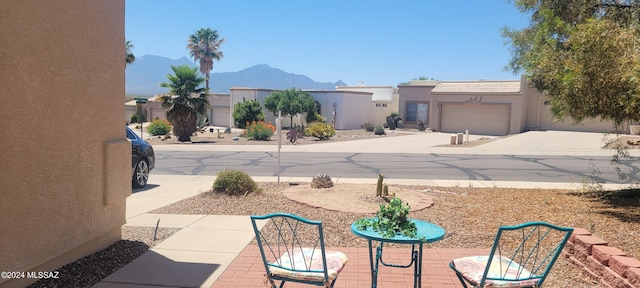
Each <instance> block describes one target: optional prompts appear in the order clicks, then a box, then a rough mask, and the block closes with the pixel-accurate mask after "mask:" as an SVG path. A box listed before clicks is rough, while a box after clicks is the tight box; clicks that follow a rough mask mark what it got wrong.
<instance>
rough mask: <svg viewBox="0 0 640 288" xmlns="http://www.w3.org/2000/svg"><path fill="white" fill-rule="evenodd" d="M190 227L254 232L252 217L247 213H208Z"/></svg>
mask: <svg viewBox="0 0 640 288" xmlns="http://www.w3.org/2000/svg"><path fill="white" fill-rule="evenodd" d="M189 228H208V229H220V230H233V231H246V232H251V233H253V227H251V218H250V217H249V216H245V215H208V216H206V217H204V218H202V219H200V220H198V221H197V222H195V223H193V225H191V226H189ZM260 228H262V227H260Z"/></svg>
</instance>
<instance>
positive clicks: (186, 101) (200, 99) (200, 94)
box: [160, 65, 210, 141]
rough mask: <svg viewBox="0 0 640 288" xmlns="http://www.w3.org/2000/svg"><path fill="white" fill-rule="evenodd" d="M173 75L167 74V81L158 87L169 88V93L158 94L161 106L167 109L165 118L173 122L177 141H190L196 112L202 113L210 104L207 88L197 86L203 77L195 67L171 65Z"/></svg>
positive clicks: (194, 128)
mask: <svg viewBox="0 0 640 288" xmlns="http://www.w3.org/2000/svg"><path fill="white" fill-rule="evenodd" d="M171 69H172V70H173V73H174V75H171V74H169V75H167V79H168V80H169V81H168V82H163V83H160V87H166V88H169V94H166V95H162V96H160V101H161V103H162V108H165V109H167V118H169V121H171V122H172V123H173V133H174V134H176V136H178V141H190V140H191V135H193V132H195V131H196V130H197V128H196V125H197V120H198V114H204V113H205V112H206V111H207V108H208V107H209V106H210V104H209V100H208V99H207V94H206V93H207V91H208V89H207V88H202V87H200V88H198V87H199V86H201V85H202V83H204V78H202V77H200V76H199V75H198V70H197V68H191V67H189V66H187V65H182V66H171Z"/></svg>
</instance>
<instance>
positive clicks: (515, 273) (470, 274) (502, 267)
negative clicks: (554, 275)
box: [452, 256, 539, 287]
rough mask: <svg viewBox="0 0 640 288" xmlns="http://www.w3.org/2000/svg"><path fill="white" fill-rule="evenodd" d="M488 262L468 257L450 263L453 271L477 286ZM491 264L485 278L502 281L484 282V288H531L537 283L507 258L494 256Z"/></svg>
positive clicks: (483, 258)
mask: <svg viewBox="0 0 640 288" xmlns="http://www.w3.org/2000/svg"><path fill="white" fill-rule="evenodd" d="M488 260H489V256H470V257H464V258H458V259H455V260H453V261H452V263H453V266H454V268H455V270H456V271H458V272H459V273H460V274H461V275H462V277H464V278H465V279H467V280H469V283H471V284H472V285H478V284H480V281H481V280H482V274H484V270H485V269H486V267H487V262H488ZM491 262H492V265H491V269H490V270H489V273H488V274H487V278H501V279H504V280H486V281H485V287H532V286H535V285H536V284H537V283H538V280H539V279H538V278H533V279H532V277H535V275H533V274H531V272H529V270H527V269H524V268H522V267H520V264H518V263H516V262H514V261H512V260H511V259H509V258H507V257H497V256H495V257H494V258H493V259H492V261H491ZM500 262H502V263H500Z"/></svg>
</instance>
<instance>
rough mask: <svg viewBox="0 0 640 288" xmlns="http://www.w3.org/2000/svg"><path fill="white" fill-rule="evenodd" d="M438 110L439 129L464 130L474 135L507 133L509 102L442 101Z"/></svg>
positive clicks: (444, 130)
mask: <svg viewBox="0 0 640 288" xmlns="http://www.w3.org/2000/svg"><path fill="white" fill-rule="evenodd" d="M441 107H442V108H441V111H440V131H442V132H447V133H459V132H464V131H465V129H469V133H471V134H476V135H496V136H497V135H507V134H509V118H510V109H511V107H510V105H509V104H475V103H472V104H468V103H460V104H458V103H443V104H442V106H441Z"/></svg>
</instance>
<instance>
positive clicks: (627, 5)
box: [502, 0, 640, 128]
mask: <svg viewBox="0 0 640 288" xmlns="http://www.w3.org/2000/svg"><path fill="white" fill-rule="evenodd" d="M515 5H516V6H517V7H518V8H519V9H520V11H521V12H524V13H529V14H531V25H530V26H529V27H527V28H524V29H522V30H513V29H509V28H504V29H503V31H502V35H503V37H504V38H505V39H506V42H507V44H509V45H510V46H511V47H510V48H511V54H512V59H511V61H510V63H509V64H508V66H507V69H509V70H511V71H513V72H514V74H518V73H520V72H524V74H525V75H526V76H527V77H528V79H529V80H530V81H531V83H532V84H533V86H535V87H536V88H537V89H538V90H539V91H541V92H543V93H545V94H546V95H547V96H548V97H549V98H550V106H551V111H552V113H553V114H554V116H555V117H556V118H557V119H563V118H566V117H569V118H572V119H573V120H575V121H577V122H579V121H581V120H583V119H586V118H598V117H601V118H602V119H607V120H611V121H613V123H614V125H615V126H616V128H617V127H619V126H620V125H621V124H622V123H623V122H625V121H627V120H640V85H639V84H640V77H639V76H640V58H639V55H640V53H638V52H639V50H638V49H640V45H639V44H640V38H639V36H638V35H640V29H639V27H640V25H638V24H640V21H639V19H640V17H639V16H640V7H639V5H638V2H637V1H601V0H582V1H567V0H563V1H552V0H537V1H534V0H516V1H515Z"/></svg>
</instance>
